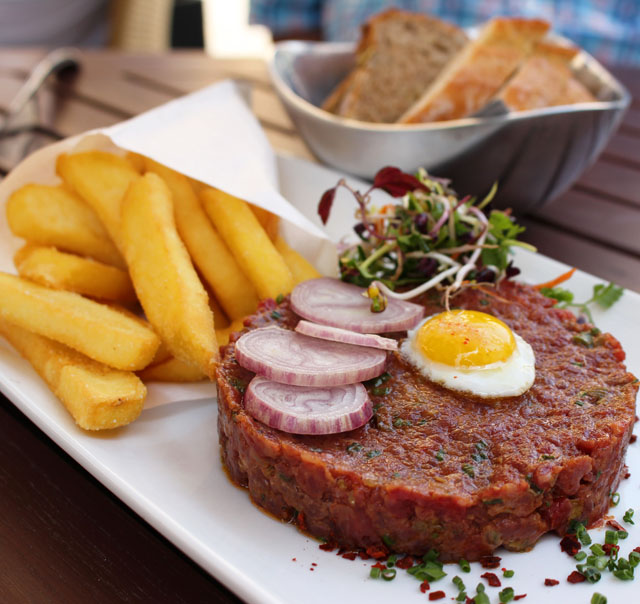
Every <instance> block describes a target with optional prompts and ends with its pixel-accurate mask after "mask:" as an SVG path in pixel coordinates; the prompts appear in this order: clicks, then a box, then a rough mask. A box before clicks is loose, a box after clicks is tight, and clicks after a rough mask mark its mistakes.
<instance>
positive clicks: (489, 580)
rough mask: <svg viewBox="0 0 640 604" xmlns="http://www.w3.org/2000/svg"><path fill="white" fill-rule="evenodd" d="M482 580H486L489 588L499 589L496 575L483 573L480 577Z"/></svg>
mask: <svg viewBox="0 0 640 604" xmlns="http://www.w3.org/2000/svg"><path fill="white" fill-rule="evenodd" d="M480 576H481V577H482V578H483V579H486V580H487V583H488V584H489V585H490V586H491V587H501V586H502V583H500V579H498V577H497V575H495V574H493V573H484V574H483V575H480Z"/></svg>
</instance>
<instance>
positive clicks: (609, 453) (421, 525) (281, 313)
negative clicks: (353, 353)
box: [217, 282, 638, 560]
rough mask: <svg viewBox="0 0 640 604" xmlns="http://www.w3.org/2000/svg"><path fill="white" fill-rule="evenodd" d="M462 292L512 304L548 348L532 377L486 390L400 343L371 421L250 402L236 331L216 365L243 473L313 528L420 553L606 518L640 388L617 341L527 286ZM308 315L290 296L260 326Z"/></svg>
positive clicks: (450, 556)
mask: <svg viewBox="0 0 640 604" xmlns="http://www.w3.org/2000/svg"><path fill="white" fill-rule="evenodd" d="M423 303H425V305H426V306H427V315H429V314H434V313H437V312H440V311H442V310H443V309H442V307H440V306H439V305H438V303H437V301H435V299H425V300H423ZM454 303H455V305H456V306H457V307H460V308H466V309H476V310H482V311H483V312H487V313H490V314H493V315H495V316H497V317H499V318H500V319H502V320H503V321H504V322H505V323H506V324H507V325H508V326H509V327H510V328H511V329H513V330H514V331H515V332H517V333H518V334H520V335H521V336H522V337H523V338H524V339H525V340H526V341H527V342H528V343H529V344H530V345H531V346H532V347H533V349H534V351H535V355H536V378H535V383H534V384H533V386H532V388H531V389H530V390H528V391H527V392H526V393H524V394H522V395H520V396H517V397H511V398H503V399H497V400H493V401H487V400H481V399H475V398H473V397H472V396H470V395H466V394H463V393H459V392H454V391H451V390H446V389H444V388H442V387H440V386H438V385H437V384H434V383H431V382H429V381H427V379H426V378H424V377H423V376H422V375H421V374H420V372H419V371H418V370H417V369H415V368H414V367H413V366H412V365H410V364H409V363H408V362H407V361H406V360H405V359H403V358H402V357H401V356H400V355H399V354H398V353H390V354H389V361H388V368H387V371H388V374H389V377H388V379H387V381H384V382H383V381H382V380H381V379H380V378H379V379H378V380H374V381H373V384H368V388H369V394H370V396H371V400H372V402H373V405H374V409H375V414H374V417H373V419H372V420H371V421H370V422H369V423H368V424H367V425H365V426H363V427H362V428H359V429H357V430H353V431H351V432H346V433H343V434H333V435H329V436H297V435H293V434H287V433H285V432H280V431H278V430H275V429H272V428H269V427H268V426H265V425H264V424H262V423H261V422H259V421H257V420H255V419H253V418H252V417H251V416H250V415H248V414H247V413H246V412H245V410H244V407H243V391H244V388H245V387H246V385H247V384H248V383H249V381H250V380H251V378H252V377H253V374H252V373H251V372H249V371H246V370H244V369H243V368H241V367H240V366H239V365H238V364H237V362H236V361H235V358H234V344H233V342H232V343H230V344H229V346H228V347H227V348H226V350H225V352H224V356H223V360H222V362H221V363H220V366H219V368H218V373H217V383H218V406H219V414H218V431H219V436H220V446H221V451H222V460H223V462H224V464H225V466H226V468H227V469H228V471H229V474H230V476H231V478H232V479H233V480H234V481H235V482H237V483H238V484H240V485H243V486H245V487H247V488H248V489H249V492H250V494H251V497H252V498H253V500H254V501H255V503H257V504H258V505H259V506H261V507H263V508H265V509H266V510H268V511H269V512H271V513H272V514H274V515H275V516H277V517H279V518H282V519H283V520H287V521H291V520H292V519H296V521H297V523H298V526H299V527H300V528H301V529H303V530H305V531H307V532H309V533H311V534H312V535H314V536H317V537H321V538H325V539H328V540H331V541H335V542H338V543H339V544H340V545H342V546H344V547H349V548H368V547H384V548H387V549H391V550H393V551H396V552H403V553H409V554H415V555H421V554H424V553H425V552H426V551H428V550H429V549H430V548H435V549H437V550H438V551H439V552H440V553H441V557H442V559H443V560H457V559H459V558H460V557H464V558H467V559H468V560H477V559H478V558H480V557H481V556H485V555H488V554H490V553H491V552H492V551H493V550H494V549H496V548H497V547H499V546H501V545H502V546H504V547H506V548H507V549H510V550H516V551H521V550H526V549H529V548H531V547H532V546H533V545H534V544H535V542H536V541H537V540H538V539H539V538H540V536H541V535H543V534H544V533H545V532H547V531H557V532H559V533H563V532H564V531H565V530H566V528H567V525H568V523H569V522H570V521H571V520H573V519H579V520H581V521H583V522H585V523H587V524H590V523H592V522H594V521H595V520H597V519H598V518H600V517H601V516H602V515H603V514H604V513H605V512H606V511H607V508H608V506H609V494H610V493H611V492H612V491H615V489H616V486H617V485H618V483H619V481H620V478H621V475H622V473H623V472H624V455H625V451H626V447H627V445H628V443H629V438H630V436H631V431H632V428H633V424H634V419H635V399H636V393H637V390H638V383H637V380H636V379H635V378H634V376H633V375H632V374H630V373H628V372H627V370H626V368H625V366H624V363H623V360H624V352H623V350H622V348H621V347H620V344H619V343H618V341H617V340H616V339H615V338H614V337H613V336H611V335H609V334H600V333H598V332H597V331H596V330H591V326H588V325H581V324H579V323H578V322H577V321H576V319H575V317H574V316H573V314H572V313H570V312H569V311H566V310H559V309H555V308H553V307H552V301H550V300H548V299H547V298H544V297H543V296H541V295H540V294H538V293H537V292H536V291H535V290H534V289H533V288H530V287H528V286H524V285H520V284H515V283H511V282H504V283H503V284H502V285H501V286H500V287H499V288H498V289H497V290H496V291H495V292H493V293H492V294H491V295H489V294H487V293H485V292H482V291H479V290H474V289H467V290H465V291H464V292H462V293H461V294H459V295H458V296H456V297H455V299H454ZM274 310H276V311H277V312H274ZM298 320H299V317H298V316H297V315H296V314H295V313H294V312H293V311H292V310H291V309H290V306H289V302H288V300H285V301H284V302H283V303H282V304H280V305H278V306H276V305H275V303H273V302H271V303H266V304H263V306H262V308H261V310H260V311H259V312H258V313H257V314H256V315H254V316H253V317H251V318H250V319H249V320H247V321H246V322H245V324H246V326H247V329H253V328H257V327H262V326H265V325H268V324H272V323H277V324H279V325H280V326H282V327H287V328H290V329H293V327H295V325H296V323H297V321H298Z"/></svg>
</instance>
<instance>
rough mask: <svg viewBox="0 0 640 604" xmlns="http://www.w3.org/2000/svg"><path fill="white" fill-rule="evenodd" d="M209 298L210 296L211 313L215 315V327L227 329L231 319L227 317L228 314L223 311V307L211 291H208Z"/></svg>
mask: <svg viewBox="0 0 640 604" xmlns="http://www.w3.org/2000/svg"><path fill="white" fill-rule="evenodd" d="M205 289H206V286H205ZM207 296H209V307H210V308H211V312H212V313H213V326H214V327H215V328H216V329H222V328H223V327H227V326H228V325H229V318H228V317H227V314H226V313H225V312H224V310H222V306H220V303H219V302H218V301H217V300H216V297H215V296H214V295H213V292H212V291H211V290H209V289H207Z"/></svg>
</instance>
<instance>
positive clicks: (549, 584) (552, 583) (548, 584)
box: [544, 579, 560, 587]
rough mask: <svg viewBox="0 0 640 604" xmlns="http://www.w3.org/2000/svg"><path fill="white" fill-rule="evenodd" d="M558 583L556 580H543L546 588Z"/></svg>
mask: <svg viewBox="0 0 640 604" xmlns="http://www.w3.org/2000/svg"><path fill="white" fill-rule="evenodd" d="M558 583H560V581H557V580H556V579H545V580H544V584H545V585H546V586H547V587H553V586H554V585H558Z"/></svg>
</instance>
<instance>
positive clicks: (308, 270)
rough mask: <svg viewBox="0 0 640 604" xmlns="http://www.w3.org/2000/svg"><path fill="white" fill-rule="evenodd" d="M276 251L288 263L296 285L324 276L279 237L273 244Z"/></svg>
mask: <svg viewBox="0 0 640 604" xmlns="http://www.w3.org/2000/svg"><path fill="white" fill-rule="evenodd" d="M273 243H274V245H275V246H276V249H277V250H278V251H279V252H280V255H281V256H282V257H283V258H284V261H285V262H286V263H287V266H288V267H289V270H290V271H291V274H292V275H293V280H294V281H295V284H296V285H298V283H302V282H303V281H307V280H308V279H317V278H318V277H322V275H321V274H320V273H319V272H318V271H317V270H316V269H315V268H314V266H313V265H312V264H311V263H310V262H309V261H308V260H307V259H306V258H303V257H302V256H301V255H300V254H298V252H296V251H295V250H294V249H291V248H290V247H289V246H288V245H287V242H286V241H285V240H284V239H283V238H282V237H280V235H278V236H277V237H276V239H275V241H274V242H273Z"/></svg>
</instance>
